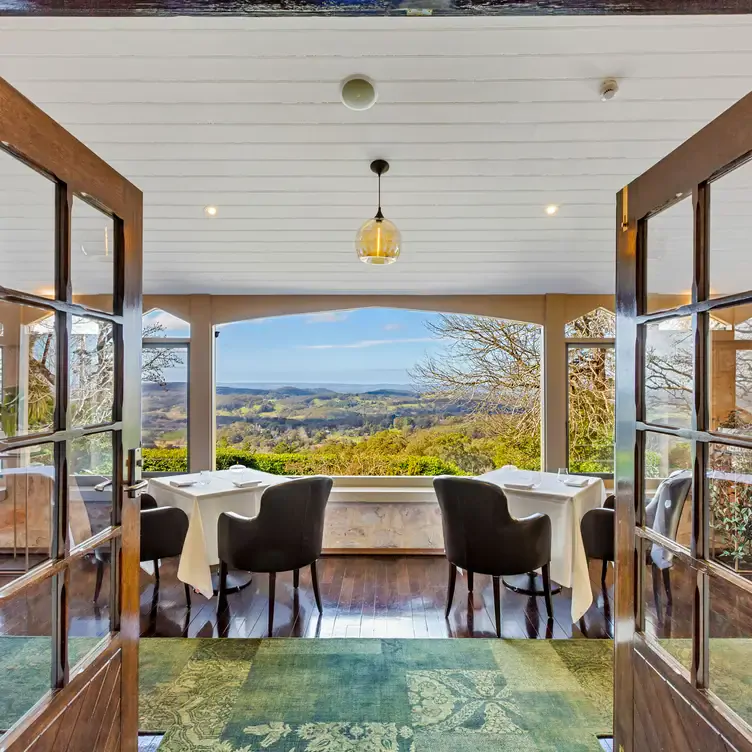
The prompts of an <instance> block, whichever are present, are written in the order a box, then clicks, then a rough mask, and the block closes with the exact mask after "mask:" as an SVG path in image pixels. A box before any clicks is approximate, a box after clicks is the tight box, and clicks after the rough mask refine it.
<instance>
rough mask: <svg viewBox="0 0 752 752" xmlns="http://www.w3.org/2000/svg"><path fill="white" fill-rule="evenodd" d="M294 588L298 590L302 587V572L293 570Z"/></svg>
mask: <svg viewBox="0 0 752 752" xmlns="http://www.w3.org/2000/svg"><path fill="white" fill-rule="evenodd" d="M292 586H293V587H294V588H295V589H296V590H297V589H298V588H299V587H300V570H299V569H293V570H292Z"/></svg>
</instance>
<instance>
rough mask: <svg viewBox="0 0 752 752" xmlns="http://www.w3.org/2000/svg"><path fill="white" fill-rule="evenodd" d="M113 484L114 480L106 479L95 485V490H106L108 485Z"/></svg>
mask: <svg viewBox="0 0 752 752" xmlns="http://www.w3.org/2000/svg"><path fill="white" fill-rule="evenodd" d="M111 485H112V481H111V480H105V481H103V482H102V483H97V485H96V486H94V490H95V491H104V489H105V488H107V486H111Z"/></svg>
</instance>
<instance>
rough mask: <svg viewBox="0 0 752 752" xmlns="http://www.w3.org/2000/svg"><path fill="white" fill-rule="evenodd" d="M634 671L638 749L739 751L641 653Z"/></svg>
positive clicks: (704, 751) (636, 743)
mask: <svg viewBox="0 0 752 752" xmlns="http://www.w3.org/2000/svg"><path fill="white" fill-rule="evenodd" d="M633 670H634V687H635V691H634V695H635V696H634V748H635V749H636V750H640V751H641V752H652V751H653V750H655V751H656V752H658V750H686V752H737V751H738V748H737V747H735V746H733V745H732V744H731V743H730V742H727V740H726V739H724V737H723V736H722V735H721V734H720V732H719V731H718V730H717V729H716V728H714V727H713V726H712V725H710V722H709V721H708V719H706V718H703V716H702V715H700V713H699V712H698V711H697V710H696V709H695V708H694V707H692V705H690V704H689V703H688V702H687V701H686V700H685V699H684V698H683V697H682V696H681V695H680V694H679V692H677V690H676V688H675V687H674V686H673V685H672V684H670V683H669V682H668V681H667V680H666V679H665V678H664V677H663V676H661V674H659V673H658V671H656V669H655V668H653V666H651V665H650V663H648V661H647V660H646V659H645V658H644V657H643V656H642V655H640V654H639V653H638V652H635V658H634V665H633Z"/></svg>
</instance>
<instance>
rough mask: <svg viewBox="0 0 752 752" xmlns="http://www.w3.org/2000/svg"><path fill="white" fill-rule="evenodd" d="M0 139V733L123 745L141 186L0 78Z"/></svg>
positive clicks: (132, 670)
mask: <svg viewBox="0 0 752 752" xmlns="http://www.w3.org/2000/svg"><path fill="white" fill-rule="evenodd" d="M0 142H1V143H0V199H1V200H0V356H1V357H2V361H1V362H2V377H1V381H0V384H2V400H0V687H1V689H0V729H1V730H2V732H3V733H4V736H3V737H2V740H1V741H0V745H2V748H3V749H6V750H13V751H15V750H19V751H20V750H53V749H54V750H87V752H88V751H89V750H120V749H123V750H135V749H136V746H137V728H138V687H137V673H138V634H139V617H138V603H139V594H138V567H139V508H138V500H137V498H136V493H137V491H138V488H139V487H140V477H141V474H140V455H139V442H140V423H141V420H140V418H141V414H140V409H141V408H140V352H141V345H140V341H141V269H142V266H141V253H142V251H141V219H142V217H141V210H142V200H141V193H140V191H139V190H138V189H137V188H135V187H134V186H133V185H131V184H130V183H129V182H128V181H127V180H125V179H124V178H123V177H122V176H120V175H119V174H118V173H117V172H115V171H114V170H113V169H112V168H111V167H109V166H108V165H107V164H106V163H104V162H103V161H102V160H101V159H100V158H99V157H97V156H96V154H94V153H93V152H92V151H90V150H89V149H87V148H86V147H85V146H84V145H83V144H81V143H80V142H79V141H77V140H76V139H75V138H74V137H73V136H72V135H71V134H69V133H68V132H67V131H65V130H64V129H63V128H62V127H61V126H60V125H58V124H57V123H56V122H54V121H53V120H52V119H51V118H49V117H48V116H47V115H46V114H45V113H43V112H42V111H41V110H39V109H38V108H37V107H35V106H34V105H33V104H32V103H31V102H29V101H28V100H27V99H26V98H24V97H23V96H22V95H21V94H20V93H19V92H17V91H16V90H15V89H13V88H12V87H11V86H10V85H9V84H8V83H7V82H5V81H4V80H3V79H0ZM95 556H96V557H98V558H100V559H104V560H105V561H107V562H108V563H109V572H110V575H109V582H106V583H105V585H104V587H103V588H102V589H101V595H100V597H99V599H98V600H97V601H96V602H94V598H93V595H94V574H93V573H94V570H95V564H94V557H95ZM80 615H83V616H85V617H86V618H84V619H82V620H80V621H79V620H78V616H80ZM83 624H87V625H89V626H88V627H87V628H86V631H82V630H83V626H82V625H83ZM92 624H93V625H94V626H93V627H91V625H92Z"/></svg>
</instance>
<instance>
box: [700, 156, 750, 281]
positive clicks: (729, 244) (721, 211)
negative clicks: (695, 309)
mask: <svg viewBox="0 0 752 752" xmlns="http://www.w3.org/2000/svg"><path fill="white" fill-rule="evenodd" d="M750 207H752V162H747V163H746V164H743V165H742V166H741V167H738V168H737V169H736V170H734V171H733V172H730V173H728V174H727V175H724V176H723V177H722V178H719V179H718V180H716V181H715V182H714V183H713V184H712V185H711V187H710V292H711V295H732V294H734V293H738V292H746V291H747V290H752V268H750V264H749V250H750V246H749V239H750V237H752V212H750Z"/></svg>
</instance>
